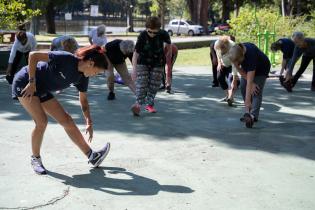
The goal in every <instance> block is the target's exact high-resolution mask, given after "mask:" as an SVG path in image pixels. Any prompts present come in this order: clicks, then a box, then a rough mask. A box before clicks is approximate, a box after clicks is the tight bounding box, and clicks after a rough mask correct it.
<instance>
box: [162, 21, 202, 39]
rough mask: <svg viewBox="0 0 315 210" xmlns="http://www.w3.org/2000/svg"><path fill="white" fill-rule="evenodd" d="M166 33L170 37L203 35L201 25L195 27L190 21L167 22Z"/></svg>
mask: <svg viewBox="0 0 315 210" xmlns="http://www.w3.org/2000/svg"><path fill="white" fill-rule="evenodd" d="M166 31H167V32H168V33H169V35H170V36H173V34H185V35H189V36H194V35H200V34H203V27H202V26H201V25H195V24H194V23H193V22H191V21H186V20H179V19H174V20H171V21H170V22H169V24H168V26H167V27H166Z"/></svg>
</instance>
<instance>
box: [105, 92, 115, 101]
mask: <svg viewBox="0 0 315 210" xmlns="http://www.w3.org/2000/svg"><path fill="white" fill-rule="evenodd" d="M115 98H116V96H115V93H114V92H109V93H108V96H107V100H109V101H111V100H115Z"/></svg>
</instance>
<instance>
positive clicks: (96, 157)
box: [88, 143, 110, 168]
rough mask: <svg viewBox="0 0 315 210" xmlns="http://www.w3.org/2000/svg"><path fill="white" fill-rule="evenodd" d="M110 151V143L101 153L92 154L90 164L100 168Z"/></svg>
mask: <svg viewBox="0 0 315 210" xmlns="http://www.w3.org/2000/svg"><path fill="white" fill-rule="evenodd" d="M109 150H110V143H107V144H106V145H105V146H104V147H103V149H101V150H100V151H97V152H92V154H91V155H90V157H89V162H88V163H91V164H92V165H93V167H95V168H96V167H98V166H99V165H101V163H102V162H103V160H104V159H105V157H106V156H107V155H108V153H109Z"/></svg>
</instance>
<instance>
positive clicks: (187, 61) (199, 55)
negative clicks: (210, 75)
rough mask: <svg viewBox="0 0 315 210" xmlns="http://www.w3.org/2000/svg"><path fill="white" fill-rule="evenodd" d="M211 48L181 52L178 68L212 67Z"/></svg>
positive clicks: (178, 58)
mask: <svg viewBox="0 0 315 210" xmlns="http://www.w3.org/2000/svg"><path fill="white" fill-rule="evenodd" d="M210 65H211V61H210V48H209V47H203V48H198V49H186V50H179V51H178V56H177V60H176V66H210Z"/></svg>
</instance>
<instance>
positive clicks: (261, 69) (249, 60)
mask: <svg viewBox="0 0 315 210" xmlns="http://www.w3.org/2000/svg"><path fill="white" fill-rule="evenodd" d="M243 45H244V46H245V47H246V52H245V55H244V56H245V57H244V60H243V62H242V63H241V66H242V69H243V70H244V71H246V73H247V72H249V71H255V76H268V74H269V71H270V66H271V65H270V61H269V59H268V57H267V56H266V55H265V54H264V53H263V52H262V51H261V50H260V49H259V48H258V47H257V46H256V45H254V44H252V43H243Z"/></svg>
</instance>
